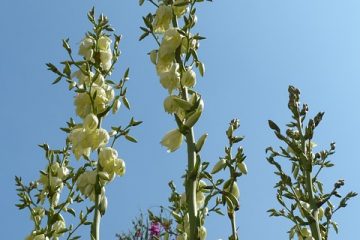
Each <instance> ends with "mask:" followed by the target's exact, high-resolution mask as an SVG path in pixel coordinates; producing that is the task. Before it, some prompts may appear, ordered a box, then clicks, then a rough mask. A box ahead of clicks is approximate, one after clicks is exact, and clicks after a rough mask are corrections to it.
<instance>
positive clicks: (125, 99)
mask: <svg viewBox="0 0 360 240" xmlns="http://www.w3.org/2000/svg"><path fill="white" fill-rule="evenodd" d="M122 102H123V103H124V105H125V107H126V108H127V109H129V110H130V103H129V101H128V99H127V98H126V97H125V96H124V97H122Z"/></svg>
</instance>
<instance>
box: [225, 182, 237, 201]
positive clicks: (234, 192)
mask: <svg viewBox="0 0 360 240" xmlns="http://www.w3.org/2000/svg"><path fill="white" fill-rule="evenodd" d="M225 185H226V183H225V184H224V186H225ZM225 191H227V192H230V193H231V194H232V195H234V197H236V198H237V199H239V197H240V191H239V187H238V185H237V183H236V182H233V184H232V185H231V184H230V183H229V186H227V187H226V188H225Z"/></svg>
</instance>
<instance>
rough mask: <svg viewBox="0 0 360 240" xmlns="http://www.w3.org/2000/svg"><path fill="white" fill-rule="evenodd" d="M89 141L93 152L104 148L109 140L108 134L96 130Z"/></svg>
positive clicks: (101, 129) (101, 130)
mask: <svg viewBox="0 0 360 240" xmlns="http://www.w3.org/2000/svg"><path fill="white" fill-rule="evenodd" d="M90 139H91V149H92V150H95V149H98V148H101V147H104V146H105V145H106V144H107V143H108V142H109V139H110V136H109V133H108V132H107V131H106V130H105V129H103V128H100V129H96V130H95V131H94V132H93V133H92V134H91V136H90Z"/></svg>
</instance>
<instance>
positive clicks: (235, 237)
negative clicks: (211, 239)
mask: <svg viewBox="0 0 360 240" xmlns="http://www.w3.org/2000/svg"><path fill="white" fill-rule="evenodd" d="M228 215H229V218H230V221H231V231H232V236H231V239H232V240H239V237H238V235H237V231H236V219H235V212H234V211H233V210H232V212H229V213H228Z"/></svg>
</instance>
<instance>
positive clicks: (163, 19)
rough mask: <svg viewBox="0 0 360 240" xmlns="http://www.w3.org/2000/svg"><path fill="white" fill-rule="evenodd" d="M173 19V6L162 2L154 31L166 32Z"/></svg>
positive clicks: (155, 20)
mask: <svg viewBox="0 0 360 240" xmlns="http://www.w3.org/2000/svg"><path fill="white" fill-rule="evenodd" d="M171 20H172V8H171V6H166V5H164V4H161V5H160V6H159V8H158V9H157V10H156V15H155V19H154V23H153V28H154V32H156V33H163V32H165V31H166V30H167V29H168V28H169V26H170V23H171Z"/></svg>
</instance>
